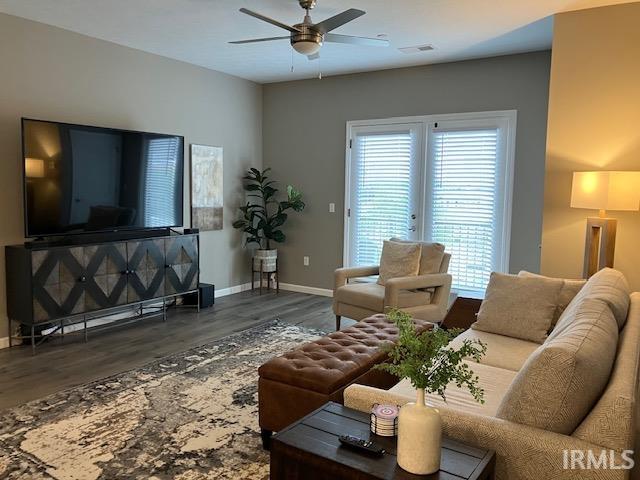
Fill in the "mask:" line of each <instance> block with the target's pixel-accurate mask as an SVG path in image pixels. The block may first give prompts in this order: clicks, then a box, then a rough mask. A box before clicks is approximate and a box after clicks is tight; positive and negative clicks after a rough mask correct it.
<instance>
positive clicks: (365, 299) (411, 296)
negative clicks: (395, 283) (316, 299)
mask: <svg viewBox="0 0 640 480" xmlns="http://www.w3.org/2000/svg"><path fill="white" fill-rule="evenodd" d="M384 291H385V287H384V286H382V285H378V284H377V283H365V282H363V283H349V284H347V285H343V286H342V287H340V288H338V289H337V290H336V292H335V299H336V301H338V302H341V303H346V304H348V305H358V306H360V307H364V308H368V309H370V310H372V311H374V312H384ZM429 303H431V292H429V291H426V290H424V291H423V290H416V291H409V290H400V291H399V292H398V308H411V307H418V306H420V305H428V304H429Z"/></svg>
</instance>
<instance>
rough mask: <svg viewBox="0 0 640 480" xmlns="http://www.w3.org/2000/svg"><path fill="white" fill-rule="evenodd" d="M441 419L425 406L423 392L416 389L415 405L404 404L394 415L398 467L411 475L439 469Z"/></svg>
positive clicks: (432, 409) (435, 410) (434, 411)
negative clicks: (395, 416)
mask: <svg viewBox="0 0 640 480" xmlns="http://www.w3.org/2000/svg"><path fill="white" fill-rule="evenodd" d="M441 444H442V419H441V418H440V412H439V411H438V409H437V408H433V407H431V406H429V405H426V404H425V402H424V390H422V389H419V390H417V400H416V403H407V404H406V405H404V406H403V407H402V408H401V409H400V414H399V416H398V465H400V467H401V468H402V469H403V470H406V471H407V472H409V473H413V474H415V475H428V474H430V473H434V472H437V471H438V470H439V469H440V446H441Z"/></svg>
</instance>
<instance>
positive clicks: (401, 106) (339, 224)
mask: <svg viewBox="0 0 640 480" xmlns="http://www.w3.org/2000/svg"><path fill="white" fill-rule="evenodd" d="M549 68H550V53H549V52H535V53H529V54H522V55H511V56H504V57H495V58H489V59H482V60H472V61H465V62H456V63H449V64H440V65H433V66H424V67H414V68H407V69H398V70H386V71H380V72H372V73H362V74H355V75H345V76H337V77H325V78H324V79H322V80H303V81H295V82H286V83H276V84H269V85H265V86H264V91H263V96H264V104H263V139H264V143H263V158H264V164H265V166H268V167H271V168H273V175H274V177H275V178H277V179H278V180H281V181H282V183H283V184H285V183H292V184H294V185H296V186H297V187H299V188H300V189H301V190H302V191H303V192H304V194H305V200H306V202H307V204H308V207H307V210H306V211H305V212H304V213H303V214H301V215H292V216H291V217H290V218H291V221H290V223H288V224H287V225H285V233H286V234H287V235H288V240H287V243H286V244H285V245H284V246H282V247H281V251H282V255H281V258H280V265H281V269H282V270H281V277H282V281H283V282H288V283H294V284H299V285H307V286H314V287H321V288H331V287H332V284H333V270H334V269H335V268H336V267H338V266H340V265H341V264H342V245H343V214H342V212H343V211H344V162H345V131H346V122H347V121H349V120H363V119H373V118H387V117H396V116H408V115H425V114H437V113H455V112H478V111H488V110H509V109H516V110H518V130H517V141H516V161H515V184H514V199H513V221H512V232H511V261H510V269H511V271H513V272H515V271H518V270H520V269H528V270H532V271H538V269H539V266H540V250H539V244H540V237H541V228H542V204H543V188H544V162H545V140H546V124H547V103H548V92H549ZM329 202H335V203H336V213H335V214H333V213H328V212H329V209H328V204H329ZM304 255H309V256H310V266H309V267H304V266H303V261H302V260H303V258H302V257H303V256H304Z"/></svg>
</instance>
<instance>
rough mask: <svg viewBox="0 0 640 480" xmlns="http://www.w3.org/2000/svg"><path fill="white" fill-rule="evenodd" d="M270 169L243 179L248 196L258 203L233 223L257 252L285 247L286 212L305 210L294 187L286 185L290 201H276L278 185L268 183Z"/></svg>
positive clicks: (252, 203) (243, 210) (252, 172)
mask: <svg viewBox="0 0 640 480" xmlns="http://www.w3.org/2000/svg"><path fill="white" fill-rule="evenodd" d="M270 170H271V169H270V168H267V169H265V170H263V171H260V170H258V169H256V168H251V169H249V170H248V171H247V174H246V175H245V176H244V177H243V179H244V180H246V183H245V187H244V188H245V190H246V191H247V192H248V196H249V197H252V198H253V199H255V200H254V201H250V202H247V204H246V205H244V206H242V207H240V212H241V213H242V218H241V219H239V220H236V221H235V222H233V228H236V229H238V230H242V231H243V232H245V233H246V234H247V239H246V243H247V244H252V243H255V244H257V245H258V248H260V249H264V250H270V249H271V242H276V243H282V242H284V241H285V240H286V236H285V234H284V232H283V231H282V226H283V225H284V223H285V222H286V221H287V218H288V215H287V213H285V212H286V211H287V210H293V211H295V212H301V211H303V210H304V208H305V203H304V202H303V201H302V193H301V192H299V191H298V190H296V189H295V188H294V187H292V186H291V185H287V199H286V200H283V201H278V200H277V194H278V189H277V188H276V187H275V184H276V182H275V181H274V180H269V177H268V176H267V173H268V172H269V171H270Z"/></svg>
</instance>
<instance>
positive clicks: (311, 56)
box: [307, 53, 320, 61]
mask: <svg viewBox="0 0 640 480" xmlns="http://www.w3.org/2000/svg"><path fill="white" fill-rule="evenodd" d="M307 58H308V59H309V61H311V60H317V59H319V58H320V54H319V53H314V54H313V55H307Z"/></svg>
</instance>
